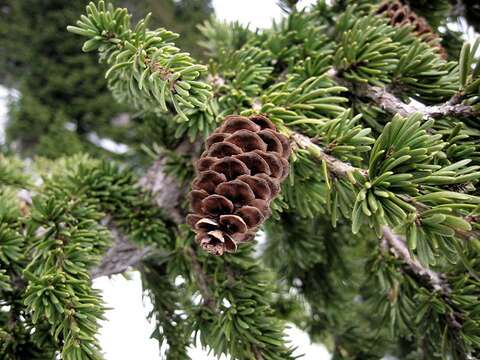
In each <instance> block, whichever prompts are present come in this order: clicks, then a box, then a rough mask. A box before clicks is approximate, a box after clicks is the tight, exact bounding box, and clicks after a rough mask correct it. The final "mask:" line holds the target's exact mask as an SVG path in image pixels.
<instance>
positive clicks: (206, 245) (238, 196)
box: [187, 115, 291, 255]
mask: <svg viewBox="0 0 480 360" xmlns="http://www.w3.org/2000/svg"><path fill="white" fill-rule="evenodd" d="M205 148H206V149H205V151H204V153H203V154H202V156H201V157H200V159H199V160H198V161H197V163H196V164H195V169H196V173H197V176H196V178H195V179H194V180H193V182H192V191H191V192H190V206H191V211H192V212H191V213H190V214H189V215H188V216H187V223H188V224H189V225H190V226H191V227H192V229H193V230H194V232H195V233H196V241H197V242H198V244H199V245H200V246H201V247H202V248H203V249H205V250H206V251H207V252H209V253H211V254H214V255H223V254H224V253H225V252H235V251H236V249H237V246H238V245H239V244H240V243H244V242H247V241H250V240H251V239H253V237H254V235H255V232H256V231H257V230H258V228H259V227H260V225H261V224H262V223H263V222H264V221H265V220H266V219H267V218H268V217H269V216H270V203H271V201H272V200H273V199H274V198H275V197H276V196H277V195H278V193H279V191H280V184H281V182H282V181H283V179H285V177H286V176H287V175H288V170H289V163H288V158H289V156H290V154H291V148H290V143H289V141H288V139H287V138H286V137H285V136H284V135H282V134H280V133H279V132H278V131H277V129H276V127H275V125H274V124H273V123H272V122H271V121H270V120H269V119H268V118H267V117H265V116H262V115H254V116H250V117H249V118H247V117H243V116H236V115H232V116H227V117H226V118H225V121H224V123H223V124H222V125H221V126H220V127H219V128H218V129H217V130H215V132H214V133H213V134H212V135H210V136H209V137H208V139H207V141H206V143H205Z"/></svg>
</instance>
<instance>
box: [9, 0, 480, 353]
mask: <svg viewBox="0 0 480 360" xmlns="http://www.w3.org/2000/svg"><path fill="white" fill-rule="evenodd" d="M296 2H297V1H295V0H286V1H282V3H281V6H282V7H283V8H284V9H285V11H286V16H285V18H284V19H283V20H282V21H280V22H279V23H277V24H275V25H274V26H273V27H272V28H271V29H269V30H265V31H261V32H259V31H257V32H252V31H250V30H248V29H246V28H244V27H242V26H240V25H239V24H225V23H222V22H219V21H216V20H211V21H209V22H206V23H205V24H204V25H202V26H201V28H200V30H201V32H202V33H203V35H204V40H202V45H203V46H204V48H205V49H206V51H207V53H208V56H209V61H208V66H205V65H200V64H199V63H197V62H196V61H195V60H193V59H192V58H191V57H190V56H189V55H188V54H187V53H184V52H182V51H181V50H179V49H178V48H177V47H175V45H174V41H175V39H176V38H177V35H176V34H174V33H172V32H170V31H168V30H164V29H156V30H151V29H149V28H148V16H147V18H146V19H144V20H140V21H139V22H138V23H137V24H136V25H132V24H131V21H130V15H129V14H128V11H127V10H126V9H122V8H115V7H114V6H112V5H106V4H105V3H104V2H103V1H99V2H98V4H93V3H91V4H90V5H88V7H87V11H86V14H84V15H80V14H79V20H78V22H77V23H76V25H74V26H70V27H69V28H68V30H69V31H70V32H72V33H75V34H78V35H83V36H86V37H87V39H86V42H85V44H84V46H83V50H84V51H88V52H89V51H92V52H93V51H96V52H97V53H98V55H99V59H100V61H101V62H102V63H103V64H106V67H107V71H106V74H105V75H106V78H107V79H108V86H109V88H110V90H111V91H112V93H113V95H114V96H115V98H116V99H117V100H118V101H119V102H121V103H124V104H125V103H127V104H130V105H131V106H134V107H135V108H136V109H137V110H138V112H139V113H140V114H141V116H143V117H145V118H146V119H151V121H150V124H151V126H150V128H149V134H148V136H146V137H145V139H146V140H145V142H144V143H143V144H142V145H143V147H144V148H145V150H146V151H147V152H148V153H149V154H151V155H152V156H153V157H154V159H153V160H152V163H151V166H150V167H149V168H147V169H145V171H143V172H142V171H141V170H139V169H138V168H136V169H135V171H133V170H132V169H130V168H129V167H127V166H125V165H122V164H115V163H113V162H111V161H105V160H97V159H94V158H92V157H88V156H80V155H77V156H74V157H68V158H61V159H59V160H56V161H47V160H44V159H38V160H37V161H33V162H29V163H28V164H27V163H22V162H21V161H20V160H18V159H16V158H14V157H12V156H3V157H1V158H0V181H1V193H0V196H1V202H0V204H1V205H0V214H1V217H0V218H1V224H0V261H1V262H0V266H1V270H0V291H1V298H0V299H1V300H0V301H1V305H2V307H1V308H0V339H1V340H2V341H1V342H0V353H1V356H2V358H4V359H53V358H59V357H60V358H62V359H68V360H74V359H100V358H101V357H102V356H101V347H100V344H99V343H98V342H97V341H96V339H95V336H96V334H97V332H98V327H99V320H101V319H103V314H104V310H105V309H104V306H103V304H102V299H101V294H100V292H99V291H97V290H95V289H93V288H92V285H91V282H92V278H94V277H98V276H104V275H112V274H118V273H122V272H124V271H126V270H127V269H129V268H130V267H134V268H136V269H138V270H139V271H140V272H141V274H142V279H143V285H144V288H145V292H146V294H148V295H149V296H150V298H151V300H152V303H153V305H154V308H153V311H152V314H151V316H152V318H153V319H155V322H156V330H155V331H154V333H153V334H152V336H153V337H155V338H157V339H158V341H159V344H160V351H161V352H162V354H164V356H165V358H167V359H172V360H174V359H188V354H187V348H188V346H189V345H190V344H192V343H193V342H194V339H195V338H198V339H200V341H201V343H202V344H203V345H204V346H206V347H208V348H210V349H211V350H212V351H213V353H214V354H216V355H219V354H228V355H230V356H231V358H234V359H255V360H259V359H265V360H266V359H282V360H283V359H293V358H294V355H292V348H293V347H294V346H295V344H290V343H287V342H286V340H285V337H284V328H285V323H286V322H293V323H295V324H297V325H298V326H299V327H300V328H303V329H305V330H306V331H307V332H308V333H309V334H310V336H311V338H312V339H313V340H314V341H318V342H323V343H324V344H326V345H327V347H328V348H329V349H330V350H331V351H332V353H333V354H334V358H335V359H380V358H382V357H383V356H384V355H385V354H391V355H394V356H396V357H397V358H399V359H477V358H479V357H480V304H479V296H480V277H479V276H480V260H479V256H478V255H479V252H480V242H479V231H480V225H479V219H480V210H479V204H480V196H479V192H478V189H477V186H478V179H479V178H480V171H479V169H480V157H479V154H480V153H479V144H480V143H479V136H480V128H479V125H478V119H479V117H480V103H479V95H480V77H479V75H480V61H479V60H478V59H477V57H476V53H477V50H478V47H479V46H480V41H476V42H475V43H473V44H469V43H466V44H465V45H463V47H462V48H461V52H460V54H458V56H457V55H456V54H455V48H456V46H446V45H445V43H444V45H443V46H442V45H441V43H440V41H441V37H442V36H441V35H442V32H443V33H444V34H446V35H448V34H449V35H448V36H449V40H448V41H447V42H448V43H449V44H454V43H455V39H457V40H458V34H452V33H448V32H445V28H444V26H445V24H446V23H447V22H448V21H451V19H453V18H454V17H455V16H460V15H461V12H460V10H459V9H460V7H461V6H467V5H466V4H467V3H468V2H465V3H456V4H450V2H448V1H442V0H436V1H428V2H427V1H422V2H412V7H411V8H410V7H409V6H408V5H407V4H406V3H403V2H400V1H394V0H389V1H387V2H382V3H377V2H376V1H368V0H366V1H355V2H352V3H349V2H348V1H338V2H333V3H332V4H330V2H329V5H328V4H327V3H326V2H324V1H321V0H320V1H318V2H317V4H316V5H314V6H313V7H312V8H311V9H309V10H307V11H299V10H297V9H296V8H295V6H296ZM464 8H465V7H462V8H461V10H462V11H463V9H464ZM422 15H424V16H427V18H424V17H422ZM470 15H471V16H473V14H470ZM437 30H438V32H437ZM447 58H449V59H453V60H447ZM232 115H237V116H232ZM238 115H242V116H238ZM225 118H226V120H224V119H225ZM215 129H216V130H215ZM212 133H213V134H212ZM207 138H208V140H207V143H206V144H205V143H204V140H206V139H207ZM150 139H152V140H150ZM290 150H292V152H291V154H290ZM287 159H288V160H287ZM27 165H28V166H27ZM287 171H288V176H287V177H286V179H285V180H284V181H283V183H281V188H279V187H280V179H282V178H284V177H285V175H287ZM39 180H41V181H39ZM192 189H193V190H192ZM188 193H190V195H189V196H188V195H187V194H188ZM275 195H276V197H275ZM272 199H274V200H272ZM190 206H191V209H189V207H190ZM189 212H191V213H192V214H193V215H191V216H189V217H188V223H189V225H190V226H193V228H194V231H192V229H191V227H189V226H188V225H186V222H187V214H188V213H189ZM269 215H271V216H270V217H269ZM267 218H268V220H267V221H266V222H265V223H264V225H263V227H262V229H263V232H264V234H265V237H264V238H265V239H264V240H262V241H261V246H259V247H258V248H257V249H256V247H255V242H254V241H253V239H252V237H253V234H254V233H255V232H257V234H260V232H259V231H258V226H259V225H260V224H262V223H263V222H264V221H265V220H266V219H267ZM195 233H197V235H196V236H195ZM260 238H263V237H262V236H260ZM205 249H206V250H208V251H205ZM210 252H212V253H215V254H220V253H223V255H222V256H214V255H212V254H210ZM178 280H182V281H178Z"/></svg>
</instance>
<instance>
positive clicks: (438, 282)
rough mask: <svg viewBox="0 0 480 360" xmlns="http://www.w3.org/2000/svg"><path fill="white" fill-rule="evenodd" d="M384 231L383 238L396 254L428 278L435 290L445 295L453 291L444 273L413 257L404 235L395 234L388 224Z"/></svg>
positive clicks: (417, 272)
mask: <svg viewBox="0 0 480 360" xmlns="http://www.w3.org/2000/svg"><path fill="white" fill-rule="evenodd" d="M382 233H383V234H382V238H383V239H385V240H386V242H387V243H388V246H389V247H390V249H391V251H392V252H393V253H394V255H396V256H397V257H398V258H400V259H401V260H402V261H403V262H404V263H405V264H406V265H408V267H409V268H410V269H411V270H412V271H413V272H414V273H415V274H417V275H418V276H419V277H420V278H426V279H427V280H428V283H429V284H430V286H431V287H432V289H433V290H435V291H439V292H440V293H442V294H444V295H448V294H449V293H450V292H451V289H450V285H449V284H448V283H447V282H446V281H445V280H444V278H445V276H444V275H443V274H440V273H437V272H435V271H433V270H430V269H428V268H426V267H425V266H423V265H422V264H421V263H420V262H419V261H418V260H416V259H414V258H412V256H411V255H410V252H409V250H408V248H407V245H406V243H405V239H404V238H403V237H401V236H399V235H397V234H395V233H394V232H393V231H392V229H390V228H389V227H388V226H383V227H382Z"/></svg>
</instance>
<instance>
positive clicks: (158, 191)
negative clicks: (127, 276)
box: [92, 145, 187, 278]
mask: <svg viewBox="0 0 480 360" xmlns="http://www.w3.org/2000/svg"><path fill="white" fill-rule="evenodd" d="M179 148H180V150H179V151H181V152H184V151H186V149H185V148H186V146H185V145H180V147H179ZM166 160H167V158H166V156H164V155H162V154H161V155H159V157H158V159H157V160H155V161H154V163H153V164H152V166H151V167H150V168H149V169H148V170H147V172H146V174H145V175H144V176H143V177H142V178H141V179H140V181H139V184H140V186H142V187H143V188H144V189H145V190H147V191H150V192H152V194H153V198H154V201H155V203H156V204H157V206H159V207H160V208H162V209H164V210H165V214H167V215H168V216H169V217H170V218H171V219H172V220H173V221H174V222H176V223H178V224H180V223H183V222H184V216H183V215H182V213H181V211H180V210H179V206H178V205H179V202H180V199H181V198H182V196H184V195H185V192H186V191H187V189H183V188H181V187H180V186H179V183H178V181H177V180H176V179H175V178H173V177H171V176H169V175H168V174H167V173H166V172H165V162H166ZM110 228H111V233H112V238H113V242H114V243H113V246H112V247H111V248H110V249H109V250H108V251H107V253H106V254H105V256H104V257H103V259H102V262H101V263H100V264H99V265H98V266H97V267H95V268H94V269H92V277H93V278H96V277H101V276H110V275H115V274H119V273H122V272H124V271H126V270H127V269H129V268H131V267H135V265H137V264H138V263H139V262H140V261H141V260H142V258H144V257H145V256H147V255H151V253H152V252H153V251H154V249H153V248H152V247H148V246H147V247H144V248H140V247H139V246H138V245H136V244H133V243H131V242H130V241H129V240H128V238H127V237H126V236H125V235H124V234H122V233H121V232H119V231H118V229H116V228H115V227H114V226H111V227H110Z"/></svg>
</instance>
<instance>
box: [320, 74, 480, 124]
mask: <svg viewBox="0 0 480 360" xmlns="http://www.w3.org/2000/svg"><path fill="white" fill-rule="evenodd" d="M328 74H329V76H330V77H331V78H332V79H334V80H335V81H336V82H337V83H338V84H340V85H342V86H345V87H346V88H348V89H349V90H350V91H351V92H352V93H353V94H354V95H355V96H357V97H360V98H366V99H369V100H371V101H373V102H374V103H375V104H377V105H378V106H379V107H380V108H382V109H383V110H385V111H387V112H389V113H391V114H400V115H402V116H408V115H411V114H414V113H417V112H418V113H422V114H423V116H424V118H425V119H437V118H443V117H446V116H453V117H460V118H470V117H475V116H480V111H478V110H474V109H473V108H472V107H471V106H470V105H465V104H461V103H460V102H461V94H457V95H455V96H453V97H452V98H451V99H450V100H449V101H447V102H445V103H443V104H440V105H433V106H425V105H422V104H421V103H415V102H412V103H410V104H407V103H404V102H403V101H402V100H401V99H399V98H398V97H397V96H395V95H394V94H393V93H392V92H391V91H389V90H388V87H380V86H372V85H369V84H365V83H355V82H350V81H347V80H345V79H344V78H342V77H341V76H340V75H339V74H338V72H337V71H336V70H335V69H331V70H330V71H329V72H328Z"/></svg>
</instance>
